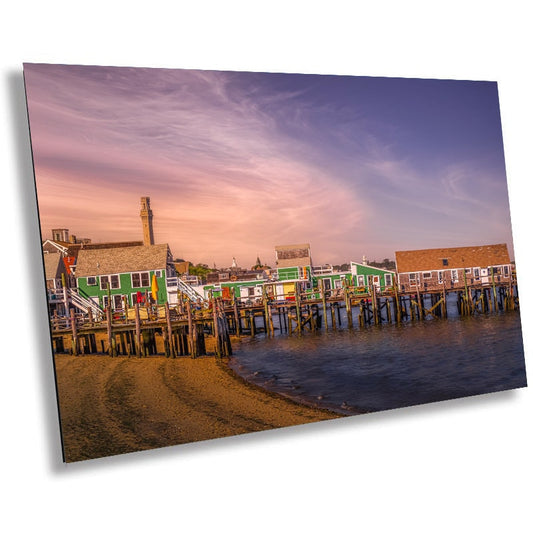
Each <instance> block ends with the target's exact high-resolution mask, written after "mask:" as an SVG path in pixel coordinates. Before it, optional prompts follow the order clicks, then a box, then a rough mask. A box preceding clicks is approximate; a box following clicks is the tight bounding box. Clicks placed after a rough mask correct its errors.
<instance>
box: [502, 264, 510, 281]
mask: <svg viewBox="0 0 533 533" xmlns="http://www.w3.org/2000/svg"><path fill="white" fill-rule="evenodd" d="M503 277H504V278H508V277H509V265H505V266H504V267H503Z"/></svg>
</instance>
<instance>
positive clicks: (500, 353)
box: [230, 312, 527, 414]
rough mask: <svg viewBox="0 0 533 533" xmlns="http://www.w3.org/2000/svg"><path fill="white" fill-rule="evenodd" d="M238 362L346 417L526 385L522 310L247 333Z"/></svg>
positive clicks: (239, 367) (253, 375)
mask: <svg viewBox="0 0 533 533" xmlns="http://www.w3.org/2000/svg"><path fill="white" fill-rule="evenodd" d="M230 365H231V367H232V368H233V369H234V370H235V371H236V372H237V373H238V374H239V375H241V376H242V377H244V378H245V379H247V380H248V381H251V382H253V383H255V384H257V385H260V386H262V387H264V388H266V389H269V390H272V391H275V392H278V393H281V394H284V395H287V396H289V397H292V398H293V399H296V400H299V401H304V402H307V403H312V404H315V405H319V406H322V407H327V408H329V409H333V410H336V411H339V412H343V413H346V414H349V413H353V412H356V411H357V410H363V411H380V410H385V409H393V408H396V407H405V406H409V405H417V404H422V403H428V402H434V401H440V400H447V399H452V398H459V397H463V396H471V395H476V394H483V393H488V392H496V391H502V390H508V389H514V388H520V387H525V386H526V385H527V383H526V373H525V362H524V350H523V343H522V331H521V327H520V316H519V314H518V313H514V312H511V313H506V314H499V315H490V316H489V315H484V316H475V317H468V318H451V319H447V320H428V321H424V322H412V323H411V322H407V323H403V324H398V325H395V324H386V325H381V326H371V327H367V328H363V329H358V328H357V329H353V330H348V329H343V330H337V331H328V332H325V331H321V332H317V333H311V332H306V333H305V334H303V335H302V336H300V337H299V336H296V335H293V336H287V335H278V336H275V337H273V338H268V337H266V336H264V335H260V336H257V337H255V338H253V339H252V338H245V339H244V340H243V341H242V342H240V343H239V344H237V345H236V346H235V347H234V357H233V358H232V361H231V363H230Z"/></svg>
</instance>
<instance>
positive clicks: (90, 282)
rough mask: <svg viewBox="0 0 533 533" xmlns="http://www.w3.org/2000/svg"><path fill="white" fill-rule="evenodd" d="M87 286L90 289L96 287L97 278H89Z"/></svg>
mask: <svg viewBox="0 0 533 533" xmlns="http://www.w3.org/2000/svg"><path fill="white" fill-rule="evenodd" d="M87 285H89V286H90V287H92V286H94V285H96V276H89V277H88V278H87Z"/></svg>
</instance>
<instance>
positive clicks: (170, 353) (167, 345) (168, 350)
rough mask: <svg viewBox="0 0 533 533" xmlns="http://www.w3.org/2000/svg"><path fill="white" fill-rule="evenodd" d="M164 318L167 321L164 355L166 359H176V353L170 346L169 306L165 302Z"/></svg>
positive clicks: (170, 324) (170, 323)
mask: <svg viewBox="0 0 533 533" xmlns="http://www.w3.org/2000/svg"><path fill="white" fill-rule="evenodd" d="M165 317H166V320H167V338H166V343H165V353H166V356H167V357H172V359H174V358H175V357H176V351H175V349H174V346H173V345H172V322H171V321H170V306H169V305H168V302H165Z"/></svg>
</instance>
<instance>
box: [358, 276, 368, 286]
mask: <svg viewBox="0 0 533 533" xmlns="http://www.w3.org/2000/svg"><path fill="white" fill-rule="evenodd" d="M365 285H366V281H365V276H364V274H358V275H357V286H358V287H364V286H365Z"/></svg>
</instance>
